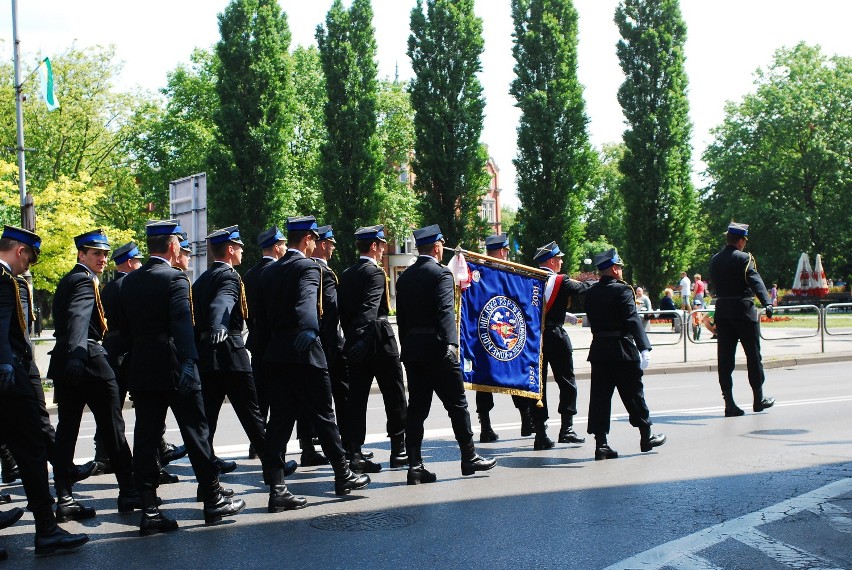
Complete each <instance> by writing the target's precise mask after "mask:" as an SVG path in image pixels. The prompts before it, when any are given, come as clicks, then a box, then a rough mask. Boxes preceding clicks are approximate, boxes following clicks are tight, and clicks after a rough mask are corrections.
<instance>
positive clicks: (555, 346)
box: [531, 241, 589, 450]
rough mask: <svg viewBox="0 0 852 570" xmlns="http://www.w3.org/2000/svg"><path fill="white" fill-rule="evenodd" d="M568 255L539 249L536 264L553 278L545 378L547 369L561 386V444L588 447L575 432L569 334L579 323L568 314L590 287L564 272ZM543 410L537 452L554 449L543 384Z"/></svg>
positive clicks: (538, 411) (548, 287)
mask: <svg viewBox="0 0 852 570" xmlns="http://www.w3.org/2000/svg"><path fill="white" fill-rule="evenodd" d="M563 255H565V254H564V253H562V251H561V250H560V249H559V246H558V245H556V242H555V241H552V242H550V243H549V244H547V245H545V246H542V247H540V248H538V249H537V250H536V252H535V255H534V256H533V260H534V261H535V262H536V263H538V265H539V268H541V269H544V270H545V271H548V272H549V273H550V274H551V275H550V277H549V278H548V279H547V283H546V284H545V288H544V300H545V316H544V329H543V334H542V336H543V337H544V338H543V342H542V358H543V362H542V378H546V377H547V367H548V365H549V366H550V371H551V372H552V373H553V379H554V380H555V381H556V385H557V386H559V408H558V409H559V415H560V416H562V426H561V427H560V429H559V439H558V441H559V443H584V442H585V441H586V439H585V438H583V437H580V436H579V435H577V432H576V431H574V416H575V415H576V414H577V380H576V379H575V377H574V356H573V351H574V349H573V348H572V346H571V339H570V337H569V336H568V333H567V332H566V331H565V328H564V326H563V325H564V324H565V323H566V322H572V323H576V322H577V319H576V317H574V315H572V314H571V313H569V312H568V306H569V304H570V302H571V297H574V296H577V295H580V294H582V293H585V292H586V290H587V289H588V288H589V286H588V285H587V284H585V283H581V282H579V281H576V280H574V279H571V278H569V277H568V276H567V275H565V274H562V273H559V272H560V271H561V270H562V256H563ZM542 388H543V390H542V399H541V403H542V404H543V406H542V407H541V408H539V407H533V408H531V411H532V416H533V420H534V421H535V429H536V435H535V443H534V444H533V449H536V450H541V449H550V448H552V447H553V445H554V444H553V441H551V439H550V438H549V437H547V431H546V429H547V428H546V426H545V422H547V418H548V411H547V382H546V381H545V382H542Z"/></svg>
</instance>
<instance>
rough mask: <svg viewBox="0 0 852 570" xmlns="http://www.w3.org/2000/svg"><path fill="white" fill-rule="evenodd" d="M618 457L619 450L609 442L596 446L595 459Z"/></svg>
mask: <svg viewBox="0 0 852 570" xmlns="http://www.w3.org/2000/svg"><path fill="white" fill-rule="evenodd" d="M616 457H618V452H617V451H616V450H614V449H613V448H611V447H610V446H609V445H607V444H603V445H599V446H598V447H596V448H595V461H600V460H602V459H615V458H616Z"/></svg>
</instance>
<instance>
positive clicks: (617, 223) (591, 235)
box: [586, 144, 627, 253]
mask: <svg viewBox="0 0 852 570" xmlns="http://www.w3.org/2000/svg"><path fill="white" fill-rule="evenodd" d="M623 158H624V145H623V144H605V145H603V148H602V149H601V150H600V152H599V154H598V170H597V173H596V175H595V179H594V181H595V183H594V185H593V186H592V189H591V192H590V193H589V197H588V212H587V214H586V215H587V217H586V239H587V240H597V239H598V238H599V237H600V236H605V237H606V241H607V243H614V244H617V247H619V248H624V244H625V242H626V241H627V236H626V232H625V229H624V228H625V224H626V223H627V220H626V212H625V210H624V197H623V196H622V195H621V180H622V178H623V176H622V174H621V171H620V170H619V169H618V165H619V164H620V163H621V160H622V159H623ZM597 253H600V252H597Z"/></svg>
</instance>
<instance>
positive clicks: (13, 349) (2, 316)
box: [0, 263, 38, 394]
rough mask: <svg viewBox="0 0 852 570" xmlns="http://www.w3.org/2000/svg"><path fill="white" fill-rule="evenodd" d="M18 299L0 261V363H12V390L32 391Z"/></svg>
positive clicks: (13, 282) (30, 361) (13, 279)
mask: <svg viewBox="0 0 852 570" xmlns="http://www.w3.org/2000/svg"><path fill="white" fill-rule="evenodd" d="M27 292H28V293H29V287H28V288H27ZM21 300H22V299H21V298H20V289H19V284H18V281H17V278H16V277H15V276H14V275H12V273H11V272H10V271H9V270H8V269H7V268H6V266H5V265H3V264H2V263H0V363H3V364H11V365H12V368H13V369H14V371H15V388H14V391H15V393H18V394H27V393H28V394H32V386H31V385H30V381H29V376H30V371H31V369H32V368H33V367H34V366H35V365H34V364H33V352H32V346H31V345H30V340H29V335H28V334H27V316H26V309H24V307H23V306H22V304H21ZM36 373H38V369H36Z"/></svg>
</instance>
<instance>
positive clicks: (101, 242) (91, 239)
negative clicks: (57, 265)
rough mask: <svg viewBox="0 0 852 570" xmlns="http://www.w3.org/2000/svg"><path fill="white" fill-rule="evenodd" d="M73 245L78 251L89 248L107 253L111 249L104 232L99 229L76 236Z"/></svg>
mask: <svg viewBox="0 0 852 570" xmlns="http://www.w3.org/2000/svg"><path fill="white" fill-rule="evenodd" d="M74 245H76V246H77V249H78V250H80V249H83V248H89V249H103V250H106V251H109V250H110V249H111V248H110V246H109V238H107V235H106V232H105V231H103V230H102V229H100V228H98V229H96V230H91V231H88V232H86V233H84V234H80V235H78V236H77V237H75V238H74Z"/></svg>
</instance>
